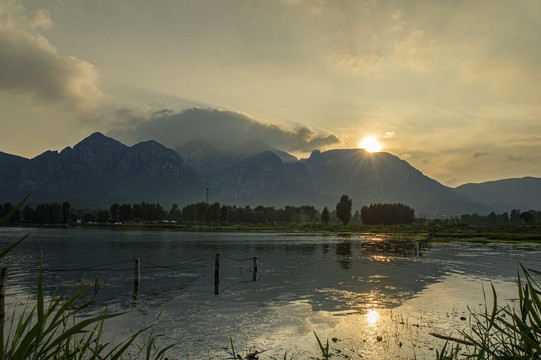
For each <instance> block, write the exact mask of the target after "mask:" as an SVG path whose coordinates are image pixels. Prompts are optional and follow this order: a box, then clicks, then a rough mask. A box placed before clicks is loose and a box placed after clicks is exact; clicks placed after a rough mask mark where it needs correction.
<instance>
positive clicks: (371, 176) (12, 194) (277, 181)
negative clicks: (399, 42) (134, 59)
mask: <svg viewBox="0 0 541 360" xmlns="http://www.w3.org/2000/svg"><path fill="white" fill-rule="evenodd" d="M29 192H33V193H32V196H31V200H30V203H31V204H38V203H43V202H62V201H70V202H71V204H72V206H73V207H76V208H93V209H98V208H108V207H109V206H110V205H111V204H113V203H114V202H117V203H132V204H133V203H137V202H141V201H145V202H152V203H153V202H159V203H160V204H162V206H165V207H168V206H170V205H171V204H172V203H177V204H179V205H185V204H189V203H194V202H200V201H206V197H207V192H208V200H209V202H216V201H217V202H220V203H223V204H230V205H240V206H244V205H250V206H257V205H265V206H276V207H283V206H285V205H294V206H300V205H313V206H315V207H316V208H319V209H322V208H323V207H324V206H327V207H329V209H333V208H334V207H335V205H336V203H337V201H338V199H339V197H340V196H341V195H342V194H347V195H349V196H350V197H351V198H352V199H353V201H354V209H358V208H360V207H361V206H362V205H369V204H370V203H396V202H400V203H404V204H407V205H409V206H411V207H413V208H414V209H415V211H416V214H417V215H424V216H437V215H460V214H464V213H474V212H477V213H479V214H487V213H489V212H491V211H496V212H503V211H510V210H511V209H514V208H520V209H522V210H528V209H539V208H540V207H541V179H539V178H533V177H526V178H522V179H505V180H500V181H493V182H486V183H481V184H465V185H462V186H459V187H457V188H450V187H447V186H444V185H442V184H440V183H439V182H437V181H436V180H434V179H431V178H429V177H427V176H425V175H424V174H422V173H421V172H420V171H419V170H417V169H415V168H414V167H412V166H411V165H410V164H409V163H407V162H406V161H404V160H401V159H400V158H398V157H396V156H394V155H392V154H389V153H385V152H380V153H369V152H367V151H365V150H362V149H342V150H329V151H324V152H321V151H318V150H315V151H313V152H312V154H311V155H310V157H308V158H306V159H300V160H299V159H297V158H296V157H294V156H292V155H290V154H288V153H287V152H284V151H282V150H279V149H276V148H273V147H271V146H269V145H267V144H264V143H258V142H249V143H246V144H245V145H243V146H241V147H237V148H234V149H229V150H226V151H224V150H218V149H217V148H216V147H214V146H213V145H212V144H208V143H205V142H203V141H192V142H189V143H187V144H185V145H183V146H181V147H177V148H176V149H174V150H173V149H169V148H167V147H165V146H163V145H161V144H159V143H157V142H155V141H146V142H141V143H138V144H135V145H133V146H131V147H129V146H126V145H123V144H121V143H120V142H118V141H116V140H114V139H112V138H110V137H107V136H105V135H103V134H101V133H94V134H92V135H90V136H89V137H87V138H86V139H84V140H82V141H81V142H79V143H78V144H76V145H75V146H73V148H71V147H66V148H65V149H63V150H62V151H61V152H58V151H46V152H44V153H43V154H41V155H38V156H36V157H34V158H32V159H27V158H23V157H19V156H16V155H11V154H6V153H2V152H0V201H1V202H8V201H9V202H17V201H19V200H20V199H22V198H23V197H24V196H26V195H27V194H28V193H29Z"/></svg>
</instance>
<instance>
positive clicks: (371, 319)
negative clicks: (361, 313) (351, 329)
mask: <svg viewBox="0 0 541 360" xmlns="http://www.w3.org/2000/svg"><path fill="white" fill-rule="evenodd" d="M366 320H367V321H368V325H370V326H374V325H376V323H377V322H378V320H379V313H378V311H377V310H376V309H370V310H369V311H368V314H366Z"/></svg>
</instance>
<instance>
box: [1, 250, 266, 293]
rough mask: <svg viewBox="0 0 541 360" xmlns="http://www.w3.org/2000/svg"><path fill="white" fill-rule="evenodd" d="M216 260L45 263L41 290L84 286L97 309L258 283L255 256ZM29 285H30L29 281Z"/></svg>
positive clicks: (25, 271)
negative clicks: (43, 288) (77, 265)
mask: <svg viewBox="0 0 541 360" xmlns="http://www.w3.org/2000/svg"><path fill="white" fill-rule="evenodd" d="M216 255H217V258H219V261H218V262H217V261H216V258H210V257H208V256H207V257H200V258H195V259H191V260H190V261H178V262H175V263H166V264H160V263H156V262H152V261H145V259H144V258H143V259H129V260H121V261H116V262H106V263H101V264H95V265H89V266H84V267H69V266H67V267H65V268H61V267H51V266H48V265H47V264H44V265H43V266H42V268H41V271H42V273H43V278H44V282H45V284H44V286H45V287H47V288H48V289H49V290H51V291H54V290H55V288H58V289H59V290H60V291H61V292H62V291H66V290H69V289H72V288H76V287H79V286H81V284H86V285H87V286H89V295H90V296H93V301H94V302H96V303H98V304H103V303H107V304H110V303H117V302H118V303H128V302H131V303H136V302H140V301H141V300H144V299H149V298H152V299H153V301H155V299H156V298H160V297H161V298H162V299H163V300H164V301H166V300H167V298H168V296H170V295H171V294H173V293H175V292H178V291H189V290H193V291H199V292H209V293H210V292H212V291H213V290H214V294H215V295H219V293H220V292H223V291H227V290H228V289H230V288H231V287H234V286H238V285H239V284H243V283H248V282H253V281H257V280H258V279H259V259H258V258H257V257H249V258H234V257H230V256H226V255H220V254H216ZM213 270H214V271H213ZM39 271H40V269H39V268H35V269H34V268H13V269H10V277H13V278H14V279H22V278H23V277H27V278H30V277H31V278H33V279H35V277H34V276H33V275H32V276H29V274H38V273H39ZM23 282H24V281H23ZM27 282H28V284H29V285H30V284H32V281H28V280H27ZM4 290H5V289H4ZM0 296H1V294H0ZM8 296H14V297H16V301H18V300H21V301H22V299H20V298H21V297H23V296H28V289H25V287H24V286H23V287H18V288H17V289H15V291H13V292H11V293H10V292H9V291H8Z"/></svg>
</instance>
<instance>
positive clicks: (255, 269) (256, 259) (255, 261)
mask: <svg viewBox="0 0 541 360" xmlns="http://www.w3.org/2000/svg"><path fill="white" fill-rule="evenodd" d="M253 268H254V276H253V278H252V281H257V271H258V268H259V259H258V258H257V257H254V266H253Z"/></svg>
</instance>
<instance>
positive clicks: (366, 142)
mask: <svg viewBox="0 0 541 360" xmlns="http://www.w3.org/2000/svg"><path fill="white" fill-rule="evenodd" d="M382 147H383V145H381V143H380V142H379V141H377V140H376V138H375V137H372V136H368V137H365V138H364V139H363V141H361V142H360V143H359V148H361V149H365V150H366V151H368V152H371V153H373V152H379V151H380V150H381V148H382Z"/></svg>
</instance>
